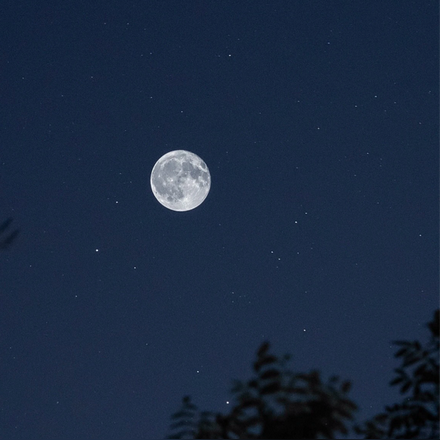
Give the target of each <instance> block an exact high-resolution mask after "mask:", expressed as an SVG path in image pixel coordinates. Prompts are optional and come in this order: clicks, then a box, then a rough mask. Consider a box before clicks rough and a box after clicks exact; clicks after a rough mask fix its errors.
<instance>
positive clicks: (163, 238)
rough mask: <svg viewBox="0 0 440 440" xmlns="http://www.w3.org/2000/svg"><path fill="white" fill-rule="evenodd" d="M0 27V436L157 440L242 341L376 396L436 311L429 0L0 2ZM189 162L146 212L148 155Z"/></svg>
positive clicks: (237, 363) (217, 390)
mask: <svg viewBox="0 0 440 440" xmlns="http://www.w3.org/2000/svg"><path fill="white" fill-rule="evenodd" d="M1 15H2V18H1V19H0V21H1V23H0V24H1V26H0V36H1V37H0V38H1V40H0V41H1V47H2V49H1V58H0V72H1V74H0V124H1V125H0V215H1V217H0V221H3V220H5V219H6V218H7V217H9V216H12V217H13V218H14V225H15V226H16V227H19V228H20V229H21V233H20V236H19V240H18V241H17V242H16V243H15V244H14V246H13V247H12V248H11V249H10V250H8V251H7V252H2V253H1V254H0V432H1V433H2V434H1V435H0V438H2V439H3V438H4V439H8V440H16V439H17V440H18V439H26V440H28V439H31V438H32V439H35V440H37V439H44V440H51V439H53V440H58V439H65V440H76V439H78V440H80V439H81V440H82V439H88V440H95V439H96V440H98V439H119V438H126V439H134V440H136V439H154V438H159V437H164V436H165V435H166V433H167V432H168V425H169V416H170V414H171V413H172V412H174V411H175V410H177V409H178V407H179V405H180V401H181V398H182V397H183V395H185V394H190V395H191V396H192V397H193V399H194V402H195V403H196V404H197V405H199V406H200V407H201V408H202V409H206V410H208V409H211V410H227V408H228V407H227V405H226V400H227V399H229V398H230V394H229V389H230V386H231V380H232V379H234V378H236V379H243V380H244V379H247V378H249V377H250V374H251V362H252V361H253V359H254V354H255V351H256V349H257V348H258V346H259V344H260V343H261V342H262V341H264V340H269V341H270V342H271V343H272V346H273V351H274V352H275V353H277V354H283V353H285V352H288V353H291V354H292V355H293V364H292V368H293V369H295V370H296V371H301V370H307V371H308V370H309V369H312V368H318V369H319V370H320V371H321V372H322V373H323V374H324V377H326V376H329V375H332V374H339V375H341V377H343V378H347V379H352V380H353V383H354V388H353V392H352V394H351V395H352V398H353V399H354V400H355V401H356V402H357V403H358V404H359V406H360V408H361V410H360V412H359V419H362V418H364V417H367V416H369V415H372V414H375V413H377V412H379V411H380V410H381V409H382V408H383V406H384V405H385V404H388V403H394V401H396V400H397V398H398V395H397V393H396V392H394V390H390V388H389V386H388V382H389V380H390V379H391V377H392V369H393V368H394V367H396V366H397V365H398V363H397V362H396V361H395V360H394V358H393V354H394V352H395V347H393V346H392V345H391V343H390V341H392V340H395V339H406V338H408V339H412V338H423V337H424V336H425V335H427V334H428V332H427V331H426V330H425V327H424V324H425V323H426V322H427V321H428V320H430V319H431V317H432V312H433V311H434V309H435V308H436V306H437V303H438V287H439V286H438V99H439V96H438V29H437V28H438V5H437V2H434V1H420V0H414V1H411V0H408V1H404V2H401V1H385V2H328V1H314V2H308V1H280V0H273V1H260V0H256V1H241V2H237V1H229V0H224V1H212V0H199V1H148V2H141V1H137V0H135V1H130V2H126V1H106V2H104V1H95V2H74V1H69V0H68V1H63V2H54V1H44V0H43V1H38V2H36V1H27V0H22V1H18V0H17V1H14V2H7V4H6V5H4V7H3V9H2V14H1ZM176 149H185V150H190V151H193V152H194V153H196V154H198V155H199V156H200V157H202V159H203V160H204V161H205V162H206V163H207V165H208V167H209V169H210V172H211V177H212V187H211V192H210V194H209V196H208V198H207V199H206V200H205V202H204V203H203V204H202V205H201V206H200V207H198V208H196V209H195V210H193V211H190V212H183V213H179V212H173V211H169V210H167V209H165V208H164V207H162V206H161V205H160V204H159V203H158V202H157V201H156V200H155V198H154V196H153V194H152V193H151V190H150V186H149V178H150V172H151V169H152V167H153V165H154V164H155V162H156V160H157V159H158V158H159V157H160V156H162V155H163V154H165V153H166V152H168V151H170V150H176Z"/></svg>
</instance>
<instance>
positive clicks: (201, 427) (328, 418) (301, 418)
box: [168, 310, 439, 439]
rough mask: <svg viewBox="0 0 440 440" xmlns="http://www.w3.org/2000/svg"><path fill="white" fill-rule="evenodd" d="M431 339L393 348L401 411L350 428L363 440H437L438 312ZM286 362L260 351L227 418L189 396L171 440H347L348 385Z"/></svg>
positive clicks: (238, 385) (351, 409) (237, 387)
mask: <svg viewBox="0 0 440 440" xmlns="http://www.w3.org/2000/svg"><path fill="white" fill-rule="evenodd" d="M428 328H429V330H430V332H431V338H430V340H429V342H428V343H427V344H425V345H424V346H423V345H422V344H421V343H420V342H418V341H414V342H407V341H396V342H395V344H396V345H398V346H399V347H400V348H399V350H398V351H397V353H396V354H395V357H396V358H400V359H402V366H401V367H400V368H396V369H395V372H396V374H397V377H396V378H394V379H393V380H392V381H391V382H390V385H391V386H395V385H399V386H400V392H401V393H402V394H404V395H405V394H407V396H406V397H405V398H404V401H403V402H402V403H400V404H395V405H393V406H387V407H385V412H384V413H381V414H378V415H377V416H375V417H373V418H372V419H371V420H368V421H366V422H364V423H362V424H357V425H355V426H354V431H355V432H356V433H357V434H358V435H359V434H361V435H363V436H365V438H439V360H438V354H439V310H437V311H436V312H435V314H434V319H433V321H432V322H429V323H428ZM288 361H289V356H288V355H285V356H284V357H283V358H281V359H279V358H278V357H276V356H274V355H272V354H269V343H268V342H265V343H263V344H262V345H261V346H260V348H259V349H258V351H257V359H256V361H255V362H254V364H253V369H254V373H255V377H254V378H252V379H251V380H249V381H248V382H246V383H243V382H241V381H236V382H235V384H234V387H233V389H232V392H233V394H234V396H235V401H236V404H235V406H233V407H232V409H231V411H230V412H229V413H228V414H221V413H213V412H209V411H204V412H199V411H198V408H197V407H196V406H195V405H194V404H193V403H192V402H191V399H190V397H189V396H185V397H184V398H183V402H182V407H181V409H180V410H179V411H178V412H176V413H175V414H173V415H172V417H171V418H172V424H171V426H170V430H171V434H170V436H169V437H168V438H172V439H185V438H191V439H202V438H203V439H300V438H305V439H313V438H335V436H336V435H338V434H342V435H348V434H349V433H350V432H349V428H348V426H347V425H348V423H351V421H352V420H353V418H354V413H355V411H356V409H357V407H356V404H355V403H354V402H352V401H351V400H350V399H349V398H348V397H347V395H348V393H349V391H350V388H351V383H350V382H349V381H340V380H339V378H338V377H337V376H333V377H331V378H330V379H329V380H328V381H327V382H323V381H322V380H321V377H320V374H319V372H318V371H311V372H310V373H299V374H298V373H297V374H294V373H292V371H290V370H289V369H288V368H287V362H288Z"/></svg>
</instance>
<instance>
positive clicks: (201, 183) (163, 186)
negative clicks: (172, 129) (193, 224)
mask: <svg viewBox="0 0 440 440" xmlns="http://www.w3.org/2000/svg"><path fill="white" fill-rule="evenodd" d="M150 184H151V190H152V191H153V194H154V197H156V199H157V200H158V202H159V203H160V204H161V205H163V206H165V208H168V209H171V210H172V211H190V210H191V209H194V208H197V206H199V205H200V204H202V203H203V201H204V200H205V199H206V197H207V196H208V193H209V189H210V188H211V174H210V173H209V169H208V167H207V166H206V163H205V162H203V160H202V159H201V158H200V157H199V156H197V154H194V153H191V152H190V151H185V150H175V151H170V152H169V153H167V154H165V155H163V156H162V157H161V158H160V159H159V160H158V161H157V162H156V164H155V165H154V167H153V171H151V178H150Z"/></svg>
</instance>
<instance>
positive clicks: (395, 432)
mask: <svg viewBox="0 0 440 440" xmlns="http://www.w3.org/2000/svg"><path fill="white" fill-rule="evenodd" d="M428 328H429V330H430V332H431V337H430V340H429V341H428V342H427V343H426V344H425V345H424V346H423V345H422V344H421V343H420V342H419V341H412V342H408V341H395V342H394V343H395V344H396V345H398V346H399V347H401V348H400V349H399V351H397V353H396V354H395V355H394V356H395V357H396V358H401V360H402V365H401V367H400V368H396V369H395V370H394V371H395V372H396V374H397V377H395V378H394V379H393V380H392V381H391V382H390V385H392V386H395V385H399V386H400V393H401V394H403V395H406V396H405V397H404V399H403V401H402V403H399V404H395V405H392V406H386V407H385V412H383V413H381V414H378V415H376V416H375V417H373V418H372V419H371V420H368V421H367V422H365V423H364V424H363V425H362V426H358V427H356V432H357V433H360V434H363V435H365V438H407V439H410V438H439V434H440V433H439V417H440V414H439V310H436V312H435V313H434V319H433V320H432V321H431V322H429V323H428Z"/></svg>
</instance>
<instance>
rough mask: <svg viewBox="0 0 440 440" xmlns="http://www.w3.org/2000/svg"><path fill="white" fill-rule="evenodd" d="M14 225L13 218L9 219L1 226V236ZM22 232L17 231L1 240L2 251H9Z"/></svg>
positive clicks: (0, 248)
mask: <svg viewBox="0 0 440 440" xmlns="http://www.w3.org/2000/svg"><path fill="white" fill-rule="evenodd" d="M11 223H12V218H11V217H9V218H8V219H6V220H5V221H4V222H3V223H2V224H1V225H0V236H1V235H2V234H3V233H4V232H5V231H6V230H7V229H8V228H9V226H10V225H11ZM19 232H20V231H19V230H18V229H16V230H15V231H12V232H10V233H9V235H7V236H6V237H5V238H0V250H4V249H7V248H8V247H9V246H10V245H11V244H12V242H13V241H14V240H15V239H16V238H17V235H18V233H19Z"/></svg>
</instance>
